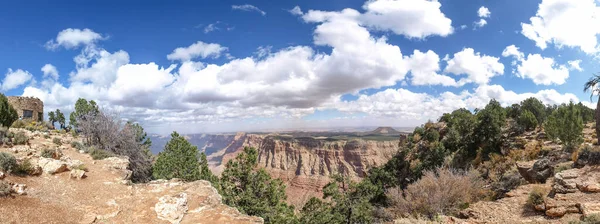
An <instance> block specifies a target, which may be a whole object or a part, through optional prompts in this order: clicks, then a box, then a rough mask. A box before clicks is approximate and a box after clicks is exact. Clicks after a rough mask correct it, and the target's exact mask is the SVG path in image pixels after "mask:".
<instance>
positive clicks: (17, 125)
mask: <svg viewBox="0 0 600 224" xmlns="http://www.w3.org/2000/svg"><path fill="white" fill-rule="evenodd" d="M26 126H27V121H25V120H16V121H15V122H13V123H12V125H11V126H10V127H11V128H25V127H26Z"/></svg>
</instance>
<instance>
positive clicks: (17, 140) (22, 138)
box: [13, 131, 29, 145]
mask: <svg viewBox="0 0 600 224" xmlns="http://www.w3.org/2000/svg"><path fill="white" fill-rule="evenodd" d="M28 142H29V137H27V135H26V134H25V132H22V131H20V132H17V134H15V137H14V138H13V143H14V144H15V145H25V144H27V143H28Z"/></svg>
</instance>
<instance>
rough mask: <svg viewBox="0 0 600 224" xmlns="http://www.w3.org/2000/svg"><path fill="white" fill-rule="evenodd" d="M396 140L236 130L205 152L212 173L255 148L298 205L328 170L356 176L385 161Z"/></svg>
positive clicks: (315, 189) (317, 193)
mask: <svg viewBox="0 0 600 224" xmlns="http://www.w3.org/2000/svg"><path fill="white" fill-rule="evenodd" d="M398 143H399V141H398V140H396V141H375V140H362V139H360V138H354V139H351V140H330V139H315V138H312V137H301V138H289V137H282V136H276V135H259V134H246V133H238V134H237V135H236V136H235V137H234V140H233V141H232V142H231V143H230V144H229V145H228V146H227V147H225V148H223V149H222V150H220V151H218V152H216V153H213V154H211V155H210V156H209V159H210V160H211V164H212V165H217V164H218V165H217V166H216V167H214V169H213V170H214V171H215V172H216V173H220V172H221V171H222V170H223V168H224V164H226V163H227V161H229V160H230V159H233V158H235V156H237V154H239V153H240V152H242V150H243V148H244V147H245V146H248V147H254V148H256V149H258V152H259V158H258V159H259V161H258V163H259V166H260V167H263V168H265V169H266V170H267V171H268V172H269V173H270V174H271V176H272V177H274V178H280V179H282V180H283V181H284V182H285V183H286V184H287V193H288V194H287V195H288V202H290V203H292V204H294V205H296V206H297V207H301V206H302V205H303V204H304V203H305V202H306V201H308V199H310V198H311V197H313V196H317V197H320V196H321V193H320V192H321V189H322V188H323V186H325V185H326V184H327V183H329V181H330V176H331V175H332V174H342V175H346V176H349V177H352V178H353V179H355V180H359V179H360V178H362V177H364V176H365V174H366V173H367V172H368V170H369V169H370V168H372V167H375V166H380V165H382V164H384V163H385V162H387V161H388V160H389V159H390V158H391V157H392V156H393V155H394V154H395V153H396V152H397V150H398Z"/></svg>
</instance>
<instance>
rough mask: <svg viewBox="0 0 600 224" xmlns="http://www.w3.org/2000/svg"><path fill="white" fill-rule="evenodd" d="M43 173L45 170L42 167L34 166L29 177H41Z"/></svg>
mask: <svg viewBox="0 0 600 224" xmlns="http://www.w3.org/2000/svg"><path fill="white" fill-rule="evenodd" d="M43 172H44V170H43V169H42V167H41V166H39V165H34V166H33V168H31V172H30V173H29V175H31V176H39V175H42V173H43Z"/></svg>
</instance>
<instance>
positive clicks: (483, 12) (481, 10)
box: [477, 6, 492, 18]
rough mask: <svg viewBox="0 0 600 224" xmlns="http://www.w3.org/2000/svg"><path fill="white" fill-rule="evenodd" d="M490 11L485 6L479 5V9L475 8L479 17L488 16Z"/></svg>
mask: <svg viewBox="0 0 600 224" xmlns="http://www.w3.org/2000/svg"><path fill="white" fill-rule="evenodd" d="M491 14H492V13H491V12H490V10H489V9H488V8H486V7H485V6H481V7H480V8H479V10H477V15H478V16H479V17H481V18H488V17H490V15H491Z"/></svg>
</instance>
